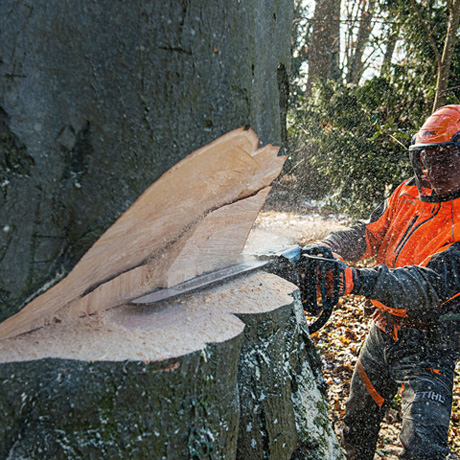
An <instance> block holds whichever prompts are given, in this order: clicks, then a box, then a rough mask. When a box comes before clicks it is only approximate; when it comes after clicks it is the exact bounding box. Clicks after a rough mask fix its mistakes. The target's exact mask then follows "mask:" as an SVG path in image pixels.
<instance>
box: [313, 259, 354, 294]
mask: <svg viewBox="0 0 460 460" xmlns="http://www.w3.org/2000/svg"><path fill="white" fill-rule="evenodd" d="M334 255H336V254H334ZM331 258H335V260H336V261H337V262H336V263H337V265H338V266H339V269H340V270H341V276H340V278H339V279H334V272H333V271H332V269H329V270H326V273H325V275H324V274H323V270H322V269H321V266H319V267H318V270H317V273H316V290H317V295H318V297H320V296H321V280H322V279H323V276H325V281H324V283H325V293H326V295H327V296H328V297H332V296H333V292H334V286H335V285H336V284H337V285H338V294H339V296H340V297H341V296H345V295H348V294H351V293H352V291H353V288H354V286H355V281H356V279H357V276H358V272H357V270H356V268H352V267H350V266H348V265H347V264H346V263H345V262H343V259H342V258H341V257H340V256H338V257H331Z"/></svg>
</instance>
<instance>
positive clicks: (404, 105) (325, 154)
mask: <svg viewBox="0 0 460 460" xmlns="http://www.w3.org/2000/svg"><path fill="white" fill-rule="evenodd" d="M378 13H379V18H380V20H382V18H383V20H386V21H387V23H386V24H385V25H384V26H382V27H383V30H382V33H381V34H380V36H379V37H374V39H373V41H372V42H370V43H369V44H368V46H370V47H371V46H373V47H376V46H380V47H381V48H382V49H384V48H385V46H386V40H388V37H389V33H387V32H391V30H398V55H397V58H396V59H393V63H392V65H391V66H389V67H387V68H386V69H385V71H383V70H382V71H381V72H380V74H379V72H378V68H376V70H375V75H376V76H374V77H372V78H368V79H367V80H365V81H361V83H360V84H359V85H354V86H351V85H345V84H344V83H341V82H340V81H339V82H332V81H330V82H324V81H321V82H316V84H315V86H314V92H313V96H312V97H311V98H309V99H308V100H306V99H305V98H304V96H303V94H302V93H301V92H299V91H296V92H295V95H294V97H293V98H292V100H291V110H290V114H289V121H290V126H289V135H290V139H291V144H292V148H291V151H292V152H293V153H292V154H291V158H290V160H289V162H288V165H287V170H288V171H289V172H290V177H291V178H292V177H293V176H294V177H295V179H296V180H295V187H294V190H293V192H294V193H296V194H297V195H299V196H301V197H304V198H309V199H316V200H318V199H322V200H323V202H324V203H325V204H326V205H328V206H330V207H332V208H334V209H336V210H340V211H342V212H345V213H347V214H349V215H354V216H359V217H367V214H368V213H369V211H370V210H371V209H373V208H374V206H375V205H376V204H377V203H378V202H380V201H381V200H383V199H384V198H385V196H387V195H388V194H389V193H390V192H391V191H392V190H393V189H394V188H395V187H396V186H397V185H399V184H400V183H401V182H402V181H403V180H404V179H405V178H408V177H410V176H411V175H412V174H413V173H412V169H411V167H410V163H409V160H408V156H407V148H408V147H409V145H410V140H411V138H412V135H413V134H415V132H417V130H418V129H419V128H420V126H421V125H422V123H423V122H424V121H425V119H426V118H427V116H428V115H430V113H431V108H432V105H433V100H434V96H435V88H436V76H437V66H436V55H435V50H434V49H433V44H432V43H430V39H429V37H428V34H427V30H426V28H428V29H429V31H430V33H431V35H432V39H433V42H434V43H435V46H436V49H437V50H438V53H442V49H443V46H444V42H443V40H444V37H445V33H446V30H447V20H448V11H447V7H446V2H440V1H437V0H426V1H425V2H423V8H422V7H421V6H420V13H421V14H422V17H423V21H424V23H425V27H424V25H423V24H422V22H421V21H420V19H419V17H418V16H417V14H416V13H415V11H414V10H413V8H412V7H411V5H410V2H407V1H406V0H386V1H384V2H379V12H378ZM385 18H386V19H385ZM385 27H386V28H385ZM385 31H387V32H385ZM307 46H308V42H307ZM457 56H460V44H459V40H457V44H456V52H455V53H454V60H453V62H452V68H451V74H450V75H451V76H450V80H449V87H450V89H449V91H448V93H447V103H457V104H458V103H460V91H459V90H460V58H459V57H457ZM394 61H397V63H395V62H394ZM297 66H298V63H297ZM374 67H375V66H374ZM296 68H298V67H296ZM345 72H346V69H344V75H343V78H342V81H345V80H346V75H345ZM297 78H298V75H297ZM293 86H294V87H295V88H298V87H299V86H300V85H299V82H298V81H295V82H293Z"/></svg>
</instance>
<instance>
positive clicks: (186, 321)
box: [0, 129, 340, 460]
mask: <svg viewBox="0 0 460 460" xmlns="http://www.w3.org/2000/svg"><path fill="white" fill-rule="evenodd" d="M283 163H284V158H283V157H279V156H278V148H277V147H273V146H271V145H269V146H265V147H262V148H260V149H259V148H258V138H257V136H256V134H255V133H254V132H253V131H252V130H245V129H238V130H235V131H232V132H230V133H228V134H227V135H225V136H222V137H221V138H219V139H217V140H216V141H214V142H212V143H211V144H209V145H208V146H206V147H203V148H201V149H199V150H197V151H195V152H193V153H192V154H190V155H189V156H188V157H186V158H184V159H183V160H182V161H181V162H179V163H178V164H177V165H175V166H174V167H173V168H171V169H170V170H169V171H168V172H166V173H165V174H164V175H163V176H162V177H160V178H159V179H158V181H156V182H155V183H154V184H152V185H151V186H150V187H149V188H148V189H147V190H146V191H145V192H144V193H143V194H142V195H141V196H140V197H139V199H138V200H137V201H136V202H135V203H134V204H133V205H132V206H131V207H130V208H128V210H127V211H126V212H125V213H124V214H123V215H122V216H121V217H120V218H119V219H118V220H117V221H116V222H115V223H114V224H113V225H112V226H111V227H110V228H109V229H108V230H107V231H106V232H105V233H104V234H103V235H102V236H101V237H100V239H99V240H98V241H96V243H95V244H94V245H93V246H92V247H91V248H90V249H89V251H88V252H87V253H86V254H85V255H84V256H83V257H82V259H81V260H80V261H79V262H78V263H77V265H76V266H75V267H74V269H73V270H72V271H71V272H70V273H69V274H68V275H67V276H66V277H65V278H64V279H62V280H61V281H60V282H59V283H58V284H56V285H54V286H52V287H51V288H50V289H48V290H47V291H46V292H44V293H43V294H41V295H40V296H38V297H36V298H35V299H33V300H32V301H31V302H30V303H29V304H28V305H26V306H25V307H24V308H23V309H22V310H21V311H20V312H19V313H17V314H16V315H14V316H12V317H10V318H8V319H7V320H5V321H4V322H3V323H0V338H1V340H0V417H1V420H0V458H5V459H9V460H10V459H11V460H14V459H18V460H19V459H25V458H27V459H42V458H45V459H66V460H67V459H85V460H86V459H125V458H126V459H128V458H129V459H167V460H175V459H181V460H182V459H188V458H190V459H241V460H252V459H254V460H260V459H265V458H267V459H268V458H270V459H272V460H278V459H279V460H285V459H292V460H295V459H299V460H300V459H319V458H321V459H326V460H327V459H331V460H332V459H334V460H336V459H338V458H340V449H339V447H338V444H337V440H336V438H335V435H334V433H333V430H332V427H331V426H330V423H329V420H328V416H327V406H326V404H325V402H324V399H323V395H322V394H321V393H320V391H319V389H318V388H319V386H321V384H322V380H321V374H320V370H319V369H320V363H319V360H318V357H317V356H316V353H315V350H314V347H313V345H312V342H311V341H310V338H309V335H308V327H307V325H306V321H305V317H304V314H303V309H302V304H301V302H300V300H299V298H298V291H297V288H296V286H294V285H292V284H290V283H289V282H288V281H286V280H283V279H281V278H279V277H277V276H275V275H274V274H269V273H265V272H262V271H259V272H255V273H252V274H250V275H246V276H240V277H238V278H237V279H234V280H232V281H228V282H226V283H222V284H220V285H218V286H215V287H213V288H209V289H207V290H202V291H200V292H198V293H195V294H193V295H186V296H183V297H181V298H179V299H178V300H170V301H167V302H163V303H159V304H155V305H151V306H139V305H132V304H130V301H131V300H133V299H135V298H137V297H139V296H142V295H144V294H146V293H148V292H151V291H153V290H156V289H161V288H168V287H171V286H174V285H176V284H178V283H181V282H183V281H185V280H188V279H191V278H193V277H195V276H198V275H200V274H203V273H206V272H210V271H213V270H217V269H220V268H223V267H228V266H230V265H232V264H235V263H237V262H238V261H239V259H240V257H241V253H242V251H243V248H244V246H245V243H246V240H247V237H248V234H249V231H250V229H251V227H252V225H253V222H254V220H255V219H256V217H257V215H258V213H259V211H260V209H261V207H262V205H263V203H264V201H265V199H266V197H267V194H268V192H269V190H270V183H271V182H272V181H273V179H274V178H275V177H276V176H277V175H278V174H279V172H280V171H281V168H282V166H283Z"/></svg>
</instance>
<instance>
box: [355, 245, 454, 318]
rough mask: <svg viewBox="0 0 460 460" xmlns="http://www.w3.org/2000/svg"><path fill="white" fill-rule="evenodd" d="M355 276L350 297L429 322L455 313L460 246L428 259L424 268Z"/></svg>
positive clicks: (378, 269)
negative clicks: (370, 301)
mask: <svg viewBox="0 0 460 460" xmlns="http://www.w3.org/2000/svg"><path fill="white" fill-rule="evenodd" d="M357 272H358V277H357V282H356V283H355V287H354V289H353V293H354V294H360V295H364V296H366V297H367V298H368V299H372V300H377V301H378V302H381V303H382V304H383V306H384V307H386V308H387V309H388V310H389V311H390V313H393V314H396V315H397V316H407V317H409V318H413V319H417V320H421V321H429V320H433V319H437V318H439V317H440V316H442V315H444V314H448V313H452V312H458V311H457V309H458V305H459V302H458V300H459V299H460V242H457V243H454V244H452V245H451V246H449V247H448V248H447V249H445V250H444V251H442V252H438V253H436V254H434V255H433V256H431V258H430V259H429V261H428V263H427V264H426V266H418V265H411V266H406V267H402V268H393V269H390V268H388V267H387V266H385V265H379V266H377V267H375V268H370V269H358V270H357ZM391 310H394V311H391Z"/></svg>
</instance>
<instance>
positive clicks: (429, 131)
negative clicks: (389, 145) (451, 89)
mask: <svg viewBox="0 0 460 460" xmlns="http://www.w3.org/2000/svg"><path fill="white" fill-rule="evenodd" d="M409 156H410V159H411V163H412V167H413V169H414V172H415V181H416V184H417V188H418V191H419V195H420V199H421V200H422V201H428V202H440V201H447V200H452V199H455V198H458V197H460V105H446V106H444V107H441V108H440V109H438V110H436V112H434V113H433V114H432V115H431V116H430V117H428V119H427V120H426V122H425V123H424V124H423V126H422V127H421V128H420V131H419V132H418V133H417V134H416V135H415V136H414V139H413V141H412V145H411V146H410V147H409Z"/></svg>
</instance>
